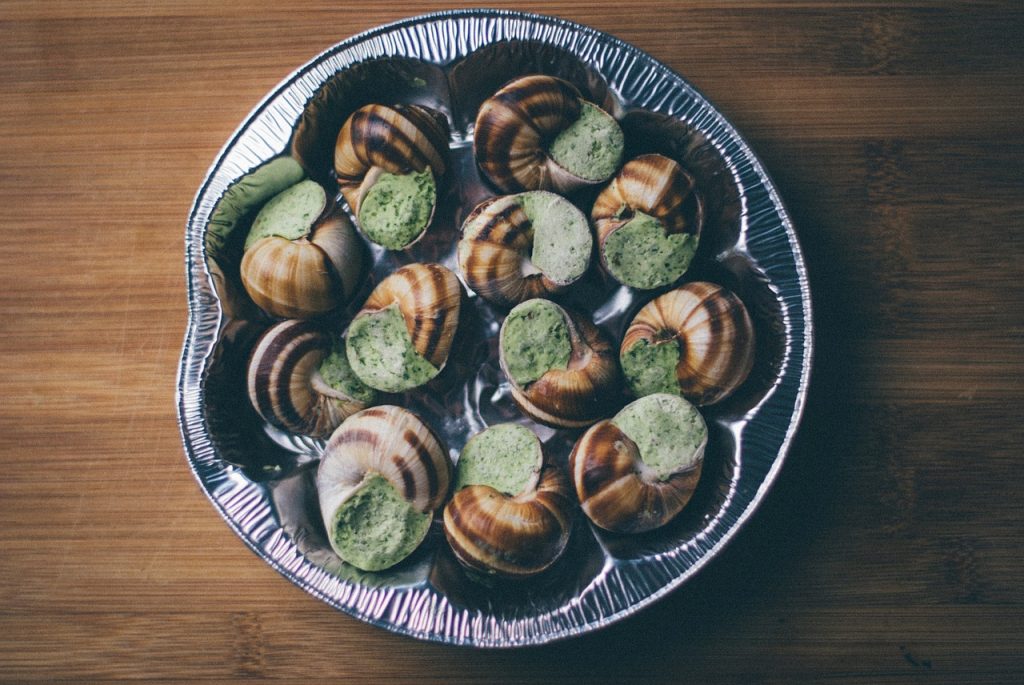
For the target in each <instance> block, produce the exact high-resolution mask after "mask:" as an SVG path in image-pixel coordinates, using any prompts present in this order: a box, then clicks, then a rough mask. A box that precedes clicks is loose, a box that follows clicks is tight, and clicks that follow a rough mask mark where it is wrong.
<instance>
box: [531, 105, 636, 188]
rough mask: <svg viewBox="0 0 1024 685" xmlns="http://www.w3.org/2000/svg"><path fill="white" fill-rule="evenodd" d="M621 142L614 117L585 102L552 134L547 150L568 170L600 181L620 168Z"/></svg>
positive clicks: (622, 140) (619, 130) (585, 177)
mask: <svg viewBox="0 0 1024 685" xmlns="http://www.w3.org/2000/svg"><path fill="white" fill-rule="evenodd" d="M623 146H624V138H623V135H622V129H621V128H619V124H618V122H617V121H615V118H614V117H612V116H611V115H610V114H608V113H607V112H605V111H604V110H603V109H601V108H600V107H598V106H597V105H594V104H592V103H589V102H584V103H583V107H582V109H581V110H580V118H579V119H577V120H576V121H575V122H573V123H572V125H570V126H569V127H568V128H566V129H565V130H564V131H562V132H561V133H559V134H558V136H556V137H555V139H554V141H552V143H551V147H550V148H549V150H548V152H549V154H550V155H551V158H552V159H553V160H555V162H557V163H558V164H559V166H561V167H563V168H564V169H565V170H566V171H568V172H569V173H571V174H574V175H575V176H579V177H580V178H582V179H586V180H588V181H603V180H605V179H606V178H610V177H611V175H612V174H614V173H615V170H616V169H618V168H619V164H620V163H621V162H622V150H623Z"/></svg>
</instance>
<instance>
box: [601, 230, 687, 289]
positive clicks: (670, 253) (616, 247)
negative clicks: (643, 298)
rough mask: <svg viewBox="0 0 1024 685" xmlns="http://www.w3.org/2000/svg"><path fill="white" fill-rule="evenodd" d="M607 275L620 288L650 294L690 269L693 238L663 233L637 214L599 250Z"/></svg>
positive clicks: (685, 234)
mask: <svg viewBox="0 0 1024 685" xmlns="http://www.w3.org/2000/svg"><path fill="white" fill-rule="evenodd" d="M601 249H602V252H603V254H604V262H605V265H606V266H607V267H608V271H610V272H611V274H612V276H614V277H615V279H616V280H617V281H619V282H620V283H622V284H624V285H628V286H630V287H633V288H640V289H642V290H650V289H652V288H658V287H661V286H664V285H669V284H670V283H673V282H674V281H675V280H676V279H678V278H679V277H680V276H682V275H683V273H684V272H685V271H686V269H687V268H688V267H689V266H690V261H691V260H692V259H693V255H694V253H695V252H696V251H697V238H696V236H693V235H691V234H689V233H673V234H671V235H669V234H667V233H665V227H664V226H663V225H662V223H661V222H660V221H659V220H658V219H655V218H654V217H652V216H650V215H648V214H644V213H643V212H637V213H636V215H635V216H634V217H633V218H632V219H630V220H629V221H628V222H627V223H626V224H625V225H623V226H622V227H620V228H619V229H618V230H616V231H614V232H613V233H612V234H611V235H609V236H608V238H607V239H605V241H604V244H603V245H602V246H601Z"/></svg>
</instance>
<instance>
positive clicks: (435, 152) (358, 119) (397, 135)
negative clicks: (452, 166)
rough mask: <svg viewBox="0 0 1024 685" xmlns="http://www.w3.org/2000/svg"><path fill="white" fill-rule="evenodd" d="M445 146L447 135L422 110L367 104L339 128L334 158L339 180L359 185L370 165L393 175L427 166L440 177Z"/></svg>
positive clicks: (420, 169)
mask: <svg viewBox="0 0 1024 685" xmlns="http://www.w3.org/2000/svg"><path fill="white" fill-rule="evenodd" d="M447 144H448V141H447V132H445V131H443V130H440V126H439V125H438V122H437V120H435V119H434V118H433V117H432V116H430V115H429V114H428V113H426V112H425V111H424V110H423V109H422V108H419V107H406V108H400V109H395V108H391V107H386V106H383V105H367V106H366V107H363V108H362V109H360V110H358V111H356V112H355V113H354V114H353V115H352V116H351V117H350V118H349V120H348V121H347V122H346V123H345V126H344V127H343V128H342V133H341V136H340V138H339V142H338V150H337V153H336V159H335V170H336V172H337V174H338V181H339V183H343V184H344V183H354V182H358V181H360V180H361V179H362V178H363V176H365V174H366V172H367V170H369V168H370V167H373V166H378V167H381V168H383V169H384V170H385V171H387V172H389V173H394V174H402V173H409V172H410V171H422V170H423V169H424V168H425V167H430V168H431V169H432V170H433V172H434V174H435V175H437V176H440V175H443V174H444V172H445V161H444V152H445V151H446V150H447Z"/></svg>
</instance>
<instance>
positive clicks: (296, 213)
mask: <svg viewBox="0 0 1024 685" xmlns="http://www.w3.org/2000/svg"><path fill="white" fill-rule="evenodd" d="M326 206H327V193H325V192H324V189H323V187H322V186H321V185H320V184H319V183H317V182H316V181H311V180H309V179H306V180H305V181H300V182H299V183H296V184H295V185H293V186H292V187H290V188H288V189H287V190H284V191H282V192H280V193H278V194H277V195H275V196H274V197H272V198H271V199H270V201H269V202H267V204H265V205H263V209H261V210H260V213H259V214H257V215H256V218H255V219H254V220H253V222H252V228H251V229H249V235H248V236H247V237H246V239H245V249H247V250H248V249H249V247H250V246H251V245H252V244H253V243H255V242H256V241H257V240H260V239H262V238H268V237H270V236H278V237H280V238H285V239H286V240H296V239H298V238H303V237H305V236H307V235H309V230H310V228H312V226H313V222H315V221H316V220H317V219H318V218H320V214H321V213H323V211H324V207H326Z"/></svg>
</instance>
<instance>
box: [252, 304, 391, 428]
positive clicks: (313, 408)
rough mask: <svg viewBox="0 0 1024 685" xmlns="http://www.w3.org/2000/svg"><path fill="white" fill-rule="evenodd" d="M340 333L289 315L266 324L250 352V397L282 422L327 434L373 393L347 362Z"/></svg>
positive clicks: (278, 423)
mask: <svg viewBox="0 0 1024 685" xmlns="http://www.w3.org/2000/svg"><path fill="white" fill-rule="evenodd" d="M341 345H343V343H342V341H341V340H340V339H338V340H337V342H335V341H334V337H333V336H331V335H330V334H329V333H328V332H327V331H325V330H323V329H322V328H320V327H318V326H316V325H315V324H313V323H311V322H309V321H301V320H297V319H288V320H285V321H281V322H279V323H277V324H274V325H273V326H271V327H270V328H269V329H267V330H266V331H265V332H264V333H263V335H262V336H261V337H260V339H259V340H258V341H257V342H256V346H255V347H254V348H253V351H252V354H251V355H250V356H249V366H248V370H247V372H246V384H247V387H248V389H249V401H250V402H251V403H252V406H253V408H254V409H255V410H256V412H257V413H258V414H259V415H260V416H261V417H263V419H264V420H265V421H267V422H268V423H271V424H273V425H275V426H277V427H278V428H283V429H284V430H287V431H291V432H292V433H299V434H302V435H309V436H311V437H314V438H325V437H327V436H328V435H330V434H331V432H332V431H333V430H334V429H335V428H337V427H338V426H339V425H341V422H342V421H343V420H345V418H347V417H348V416H351V415H352V414H354V413H356V412H357V411H359V410H361V409H365V408H366V407H367V405H369V404H371V403H372V402H373V401H374V399H375V393H374V392H373V391H372V390H370V389H369V388H367V387H365V386H363V385H362V384H361V383H359V381H358V380H357V379H356V378H355V377H354V375H353V374H352V373H351V369H349V368H348V364H347V362H345V353H344V349H343V348H341V347H340V346H341Z"/></svg>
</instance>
